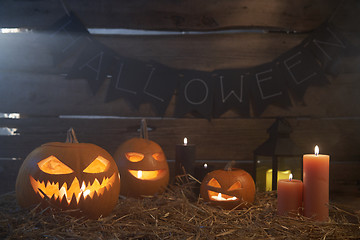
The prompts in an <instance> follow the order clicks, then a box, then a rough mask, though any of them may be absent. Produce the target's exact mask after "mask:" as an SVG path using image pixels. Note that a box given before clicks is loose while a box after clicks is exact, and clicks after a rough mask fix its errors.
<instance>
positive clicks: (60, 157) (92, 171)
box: [16, 129, 120, 218]
mask: <svg viewBox="0 0 360 240" xmlns="http://www.w3.org/2000/svg"><path fill="white" fill-rule="evenodd" d="M119 191H120V175H119V172H118V169H117V166H116V163H115V161H114V159H113V158H112V157H111V155H110V154H109V153H108V152H107V151H106V150H104V149H103V148H101V147H99V146H97V145H94V144H90V143H78V141H77V140H76V137H75V133H74V131H73V130H72V129H70V130H69V132H68V138H67V141H66V142H65V143H60V142H50V143H46V144H43V145H41V146H40V147H38V148H36V149H35V150H33V151H32V152H31V153H30V154H29V155H28V156H27V157H26V159H25V160H24V162H23V164H22V166H21V168H20V170H19V174H18V176H17V179H16V197H17V201H18V203H19V205H20V206H22V207H24V208H26V207H30V206H32V205H35V204H38V203H42V205H43V206H49V205H51V206H54V207H57V208H60V209H63V210H68V209H77V210H79V211H74V213H73V214H74V215H85V216H88V217H90V218H98V217H99V216H101V215H102V216H106V215H108V214H109V213H110V212H111V211H112V210H113V208H114V207H115V205H116V204H117V201H118V197H119Z"/></svg>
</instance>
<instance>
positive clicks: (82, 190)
mask: <svg viewBox="0 0 360 240" xmlns="http://www.w3.org/2000/svg"><path fill="white" fill-rule="evenodd" d="M37 165H38V167H39V168H40V170H41V171H43V172H45V173H47V174H52V175H63V174H70V173H73V172H74V170H72V169H71V168H70V167H68V166H67V165H65V164H64V163H63V162H61V161H60V160H59V159H58V158H56V157H55V156H53V155H52V156H50V157H48V158H45V159H43V160H41V161H40V162H38V163H37ZM109 167H110V162H109V161H108V160H107V159H105V158H103V157H102V156H98V157H96V158H95V160H94V161H92V162H91V163H90V164H89V165H88V166H87V167H86V168H85V169H84V170H83V172H84V173H90V174H96V173H102V172H105V171H107V170H108V169H109ZM116 177H119V178H120V176H119V175H118V176H116V173H114V174H113V175H112V176H111V177H103V178H102V179H97V178H94V179H93V180H92V181H91V182H90V181H88V182H85V181H82V182H79V179H78V178H77V177H74V179H73V181H72V183H71V184H69V185H68V184H67V183H66V182H64V183H63V184H62V185H61V186H59V182H50V181H47V182H45V181H38V180H36V179H34V178H33V177H32V176H29V178H30V183H31V186H32V188H33V189H34V191H35V192H36V193H38V194H39V195H40V196H41V197H42V198H45V196H46V197H47V198H50V199H51V198H53V199H55V200H56V199H58V198H59V199H60V201H62V200H63V199H65V200H66V201H67V202H68V204H70V203H71V202H72V201H76V202H77V203H79V201H80V199H81V198H82V197H83V198H84V199H86V198H88V197H90V198H93V196H94V194H95V193H96V194H97V195H98V196H100V195H102V194H103V193H104V191H105V189H107V190H109V189H110V188H111V187H112V185H113V184H114V182H115V178H116ZM73 199H74V200H73Z"/></svg>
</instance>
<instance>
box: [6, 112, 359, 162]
mask: <svg viewBox="0 0 360 240" xmlns="http://www.w3.org/2000/svg"><path fill="white" fill-rule="evenodd" d="M287 120H288V121H289V123H290V124H291V126H292V128H293V133H292V135H291V138H292V139H293V141H294V142H295V143H296V144H297V145H298V146H299V147H300V148H301V149H302V150H303V152H304V153H311V152H313V148H314V146H315V144H318V145H319V146H320V151H321V152H323V153H328V154H330V155H331V156H332V160H334V161H358V160H359V157H360V149H359V148H358V147H357V146H359V145H360V134H359V133H360V124H359V119H311V118H288V119H287ZM273 122H274V119H272V118H262V119H214V120H212V121H207V120H205V119H190V118H188V119H169V118H165V119H161V118H154V119H148V125H149V126H150V127H151V128H153V131H151V132H150V133H149V135H150V138H151V139H153V140H154V141H156V142H158V143H159V144H160V145H161V146H163V148H164V151H165V154H166V155H167V156H168V159H174V157H175V145H176V144H177V143H181V142H182V140H183V138H184V137H185V136H186V137H188V138H189V140H190V141H191V142H192V143H195V144H196V145H197V157H198V159H202V160H238V161H244V160H251V159H252V158H253V151H254V149H255V148H256V147H257V146H259V145H260V144H261V143H262V142H264V141H265V140H266V139H267V138H268V135H267V133H266V130H267V128H268V127H269V126H270V125H271V124H272V123H273ZM139 123H140V119H135V118H132V119H131V118H127V119H60V118H24V119H13V120H10V119H0V127H9V128H17V132H18V133H19V134H20V135H18V136H1V137H0V145H1V146H2V148H1V149H0V157H22V158H23V157H25V156H26V155H27V154H28V153H29V152H30V151H31V150H32V149H34V148H36V147H37V146H39V145H41V144H43V143H46V142H49V141H64V139H65V135H66V131H67V129H68V128H70V127H73V128H75V130H76V132H77V135H78V139H79V141H81V142H92V143H95V144H97V145H99V146H102V147H104V148H105V149H107V150H108V151H109V152H110V153H113V152H114V151H115V149H116V147H117V146H118V145H119V144H120V143H121V142H123V141H125V140H126V139H129V138H131V137H136V136H138V134H139V133H138V132H137V130H138V127H139Z"/></svg>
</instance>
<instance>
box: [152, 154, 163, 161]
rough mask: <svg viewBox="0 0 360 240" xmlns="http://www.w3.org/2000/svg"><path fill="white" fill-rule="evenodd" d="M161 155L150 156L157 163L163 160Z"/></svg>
mask: <svg viewBox="0 0 360 240" xmlns="http://www.w3.org/2000/svg"><path fill="white" fill-rule="evenodd" d="M162 156H163V155H162V154H161V153H154V154H153V155H152V157H153V158H154V159H155V160H157V161H160V160H163V159H164V158H163V157H162Z"/></svg>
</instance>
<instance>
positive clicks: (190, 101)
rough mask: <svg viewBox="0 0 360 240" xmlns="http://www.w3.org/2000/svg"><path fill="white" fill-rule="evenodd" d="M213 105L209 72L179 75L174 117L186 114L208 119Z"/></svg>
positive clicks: (186, 71)
mask: <svg viewBox="0 0 360 240" xmlns="http://www.w3.org/2000/svg"><path fill="white" fill-rule="evenodd" d="M179 72H180V71H179ZM212 104H213V78H212V77H211V73H209V72H201V71H192V70H185V71H181V73H180V75H179V86H178V88H177V93H176V106H175V115H176V116H179V117H180V116H183V115H184V114H186V113H189V112H191V113H192V114H195V115H198V114H200V115H201V116H203V117H205V118H207V119H210V118H211V115H212Z"/></svg>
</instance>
